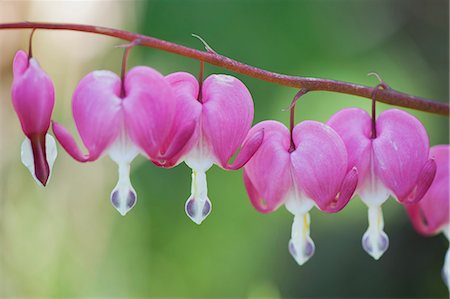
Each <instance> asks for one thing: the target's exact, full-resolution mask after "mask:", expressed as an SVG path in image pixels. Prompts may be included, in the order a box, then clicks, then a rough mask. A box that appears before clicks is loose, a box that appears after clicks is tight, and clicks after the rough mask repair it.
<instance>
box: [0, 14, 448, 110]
mask: <svg viewBox="0 0 450 299" xmlns="http://www.w3.org/2000/svg"><path fill="white" fill-rule="evenodd" d="M25 28H39V29H54V30H74V31H83V32H91V33H95V34H103V35H108V36H113V37H116V38H120V39H123V40H128V41H133V40H136V39H141V41H142V42H141V45H143V46H146V47H150V48H155V49H160V50H163V51H166V52H170V53H174V54H178V55H181V56H185V57H190V58H194V59H197V60H200V61H203V62H207V63H209V64H212V65H215V66H219V67H222V68H224V69H227V70H230V71H234V72H237V73H240V74H243V75H247V76H249V77H253V78H257V79H261V80H264V81H268V82H272V83H275V84H279V85H284V86H290V87H296V88H306V89H308V90H309V91H319V90H321V91H330V92H338V93H344V94H350V95H356V96H360V97H364V98H368V99H371V98H372V95H373V92H374V88H373V87H369V86H364V85H359V84H354V83H349V82H343V81H335V80H329V79H322V78H309V77H300V76H288V75H283V74H278V73H273V72H269V71H266V70H263V69H259V68H256V67H253V66H250V65H247V64H244V63H241V62H239V61H236V60H233V59H230V58H228V57H225V56H222V55H220V54H217V53H215V52H210V51H206V52H205V51H199V50H195V49H192V48H188V47H185V46H181V45H178V44H175V43H171V42H167V41H164V40H160V39H157V38H154V37H150V36H145V35H141V34H137V33H133V32H128V31H125V30H118V29H113V28H107V27H100V26H92V25H80V24H56V23H37V22H19V23H4V24H0V29H25ZM375 99H376V100H377V101H378V102H382V103H386V104H390V105H396V106H401V107H406V108H412V109H416V110H421V111H425V112H431V113H435V114H440V115H446V116H448V114H449V105H448V104H447V103H444V102H437V101H431V100H428V99H425V98H421V97H416V96H412V95H409V94H406V93H402V92H398V91H395V90H393V89H384V90H379V91H378V92H377V93H376V96H375Z"/></svg>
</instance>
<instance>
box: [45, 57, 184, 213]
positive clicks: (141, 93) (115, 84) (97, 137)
mask: <svg viewBox="0 0 450 299" xmlns="http://www.w3.org/2000/svg"><path fill="white" fill-rule="evenodd" d="M72 111H73V117H74V120H75V124H76V127H77V129H78V132H79V134H80V137H81V140H82V141H83V144H84V145H85V146H86V148H87V149H88V154H87V155H84V154H83V153H82V152H81V151H80V150H79V148H78V146H77V145H76V143H75V140H74V139H73V137H72V136H71V134H70V133H69V132H68V131H67V129H65V128H64V127H62V126H61V125H60V124H58V123H56V122H54V123H53V131H54V133H55V136H56V138H57V139H58V141H59V142H60V143H61V145H62V146H63V147H64V149H65V150H66V151H67V152H68V153H69V154H70V155H71V156H72V157H73V158H74V159H76V160H77V161H80V162H88V161H94V160H96V159H98V158H99V157H100V156H101V155H102V154H103V153H104V152H107V153H108V154H109V156H110V157H111V159H112V160H113V161H114V162H116V163H117V165H118V167H119V180H118V183H117V185H116V187H115V188H114V190H113V191H112V193H111V203H112V204H113V206H114V207H115V208H116V209H117V210H118V211H119V212H120V213H121V214H122V215H125V214H126V213H127V212H128V211H129V210H130V209H131V208H132V207H133V206H134V205H135V204H136V192H135V190H134V188H133V186H132V185H131V182H130V164H131V162H132V160H133V159H134V158H135V157H136V155H137V154H138V153H139V152H142V153H143V154H144V155H145V156H146V157H147V158H149V159H152V160H153V159H156V157H160V156H164V155H163V154H162V153H161V149H162V147H163V145H164V142H166V139H167V136H168V134H169V132H170V128H171V126H172V122H173V117H174V114H175V101H174V96H173V93H172V89H171V87H170V85H169V84H168V83H167V81H166V80H165V78H164V77H163V76H162V75H161V74H160V73H158V72H157V71H155V70H154V69H151V68H149V67H143V66H140V67H135V68H133V69H131V70H130V71H129V72H128V73H127V74H126V76H125V79H124V82H122V81H121V79H120V78H119V77H118V76H117V75H116V74H114V73H113V72H110V71H94V72H92V73H90V74H88V75H87V76H85V77H84V78H83V79H82V80H81V81H80V83H79V84H78V86H77V88H76V90H75V93H74V95H73V102H72ZM175 152H176V151H175Z"/></svg>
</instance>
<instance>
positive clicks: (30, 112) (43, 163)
mask: <svg viewBox="0 0 450 299" xmlns="http://www.w3.org/2000/svg"><path fill="white" fill-rule="evenodd" d="M13 73H14V79H13V83H12V103H13V106H14V109H15V110H16V113H17V116H18V117H19V120H20V124H21V125H22V130H23V132H24V133H25V135H26V138H25V140H24V141H23V143H22V150H21V158H22V163H23V164H24V165H25V166H26V167H27V168H28V170H29V171H30V173H31V175H32V176H33V178H34V179H35V180H36V182H37V183H38V184H39V185H42V186H45V185H46V184H47V182H48V180H49V178H50V175H51V169H52V167H53V163H54V162H55V159H56V155H57V151H56V143H55V139H54V138H53V137H52V136H51V135H49V134H47V131H48V128H49V126H50V119H51V116H52V111H53V106H54V104H55V89H54V87H53V82H52V80H51V79H50V78H49V77H48V75H47V74H46V73H45V72H44V71H43V70H42V69H41V67H40V66H39V64H38V62H37V61H36V59H34V58H31V57H28V55H27V54H26V53H25V52H24V51H18V52H17V53H16V56H15V57H14V62H13Z"/></svg>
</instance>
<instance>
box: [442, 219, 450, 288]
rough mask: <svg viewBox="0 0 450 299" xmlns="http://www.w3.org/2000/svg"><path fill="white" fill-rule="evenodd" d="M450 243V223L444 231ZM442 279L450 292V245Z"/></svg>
mask: <svg viewBox="0 0 450 299" xmlns="http://www.w3.org/2000/svg"><path fill="white" fill-rule="evenodd" d="M442 232H443V233H444V235H445V236H446V237H447V240H448V241H449V242H450V223H449V224H447V226H446V227H445V228H444V230H443V231H442ZM442 279H443V280H444V282H445V284H446V285H447V288H448V289H449V292H450V245H449V248H448V249H447V253H446V254H445V260H444V267H443V268H442Z"/></svg>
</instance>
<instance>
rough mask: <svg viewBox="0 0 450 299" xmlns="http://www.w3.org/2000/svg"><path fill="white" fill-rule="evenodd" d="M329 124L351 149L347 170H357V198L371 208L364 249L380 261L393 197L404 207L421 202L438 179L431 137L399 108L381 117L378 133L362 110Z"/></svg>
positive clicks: (351, 111)
mask: <svg viewBox="0 0 450 299" xmlns="http://www.w3.org/2000/svg"><path fill="white" fill-rule="evenodd" d="M328 124H329V125H330V126H331V127H332V128H333V129H335V130H336V132H338V134H339V135H340V136H341V137H342V140H343V141H344V143H345V145H346V147H347V151H348V154H349V165H348V168H352V167H355V166H356V168H357V169H358V173H359V184H358V187H357V193H358V194H359V196H360V197H361V199H362V201H363V202H364V203H365V204H366V205H367V206H368V208H369V228H368V229H367V231H366V232H365V234H364V236H363V239H362V245H363V248H364V250H365V251H367V253H369V254H370V255H371V256H372V257H373V258H374V259H379V258H380V257H381V256H382V255H383V253H384V252H385V251H386V250H387V248H388V246H389V239H388V237H387V235H386V234H385V232H384V231H383V227H384V221H383V216H382V211H381V205H382V204H383V203H384V202H385V201H386V200H387V199H388V197H389V195H392V196H394V197H395V198H396V199H397V200H398V201H399V202H402V203H413V202H417V201H418V200H420V199H421V198H422V197H423V195H424V194H425V192H426V191H427V190H428V188H429V186H430V184H431V182H432V180H433V177H434V175H435V172H436V164H435V163H434V161H433V160H428V151H429V141H428V135H427V133H426V131H425V128H424V127H423V125H422V124H421V123H420V122H419V121H418V120H417V119H416V118H414V117H413V116H411V115H410V114H408V113H406V112H403V111H401V110H397V109H391V110H387V111H384V112H383V113H381V114H380V116H379V117H378V119H377V120H376V125H375V127H374V128H372V119H371V117H370V116H369V114H368V113H367V112H366V111H364V110H362V109H359V108H349V109H344V110H341V111H340V112H338V113H336V114H335V115H333V116H332V117H331V119H330V120H329V121H328Z"/></svg>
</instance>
